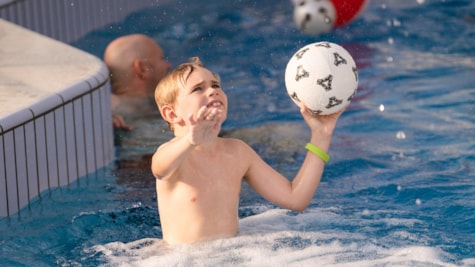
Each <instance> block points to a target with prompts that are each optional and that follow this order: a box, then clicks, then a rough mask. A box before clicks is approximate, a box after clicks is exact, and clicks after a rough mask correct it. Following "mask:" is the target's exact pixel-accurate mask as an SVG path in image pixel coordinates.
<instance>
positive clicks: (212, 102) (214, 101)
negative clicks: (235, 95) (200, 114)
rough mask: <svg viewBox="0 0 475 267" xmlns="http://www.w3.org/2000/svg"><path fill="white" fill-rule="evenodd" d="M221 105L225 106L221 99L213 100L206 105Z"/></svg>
mask: <svg viewBox="0 0 475 267" xmlns="http://www.w3.org/2000/svg"><path fill="white" fill-rule="evenodd" d="M221 106H223V103H222V102H221V101H218V100H213V101H211V102H210V103H209V104H208V105H206V107H208V108H211V107H221Z"/></svg>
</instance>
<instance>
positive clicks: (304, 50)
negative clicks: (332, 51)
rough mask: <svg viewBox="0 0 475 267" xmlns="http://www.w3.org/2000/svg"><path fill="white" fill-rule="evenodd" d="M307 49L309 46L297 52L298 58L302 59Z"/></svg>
mask: <svg viewBox="0 0 475 267" xmlns="http://www.w3.org/2000/svg"><path fill="white" fill-rule="evenodd" d="M307 51H308V48H305V49H302V50H300V51H298V52H297V53H296V54H295V57H296V58H297V59H301V58H302V57H303V55H304V54H305V53H306V52H307Z"/></svg>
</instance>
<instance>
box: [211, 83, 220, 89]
mask: <svg viewBox="0 0 475 267" xmlns="http://www.w3.org/2000/svg"><path fill="white" fill-rule="evenodd" d="M213 88H221V84H219V83H216V84H213Z"/></svg>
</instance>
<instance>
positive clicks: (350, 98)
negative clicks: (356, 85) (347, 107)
mask: <svg viewBox="0 0 475 267" xmlns="http://www.w3.org/2000/svg"><path fill="white" fill-rule="evenodd" d="M355 95H356V90H355V91H354V92H353V94H351V95H350V97H348V99H346V101H348V102H350V101H351V100H352V99H353V97H354V96H355Z"/></svg>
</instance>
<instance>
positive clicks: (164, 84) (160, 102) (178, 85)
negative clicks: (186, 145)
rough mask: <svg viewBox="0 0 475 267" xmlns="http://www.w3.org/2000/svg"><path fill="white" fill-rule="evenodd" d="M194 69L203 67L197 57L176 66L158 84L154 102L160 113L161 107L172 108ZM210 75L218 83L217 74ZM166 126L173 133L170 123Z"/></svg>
mask: <svg viewBox="0 0 475 267" xmlns="http://www.w3.org/2000/svg"><path fill="white" fill-rule="evenodd" d="M196 68H204V65H203V63H201V60H200V58H199V57H192V58H190V60H189V61H188V62H186V63H183V64H180V65H178V66H177V67H176V68H175V69H174V70H173V71H172V72H170V73H169V74H168V75H167V76H165V77H164V78H163V79H162V80H161V81H160V82H159V83H158V85H157V87H156V88H155V102H156V103H157V106H158V109H159V110H160V112H162V110H161V108H162V107H164V106H166V105H171V106H174V105H175V104H176V100H177V98H178V94H179V93H180V91H183V89H185V83H186V81H187V80H188V77H190V75H191V73H192V72H193V71H194V70H195V69H196ZM211 73H212V74H213V75H214V76H215V77H216V79H217V80H218V81H220V77H219V75H218V74H216V73H214V72H211ZM162 116H163V114H162ZM167 123H168V122H167ZM168 126H169V127H170V129H171V130H172V131H173V127H172V125H170V123H168Z"/></svg>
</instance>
